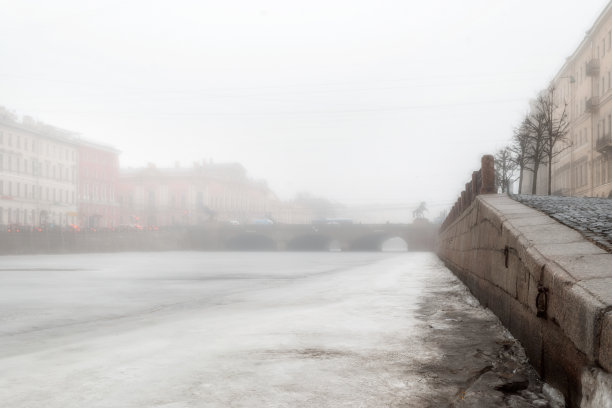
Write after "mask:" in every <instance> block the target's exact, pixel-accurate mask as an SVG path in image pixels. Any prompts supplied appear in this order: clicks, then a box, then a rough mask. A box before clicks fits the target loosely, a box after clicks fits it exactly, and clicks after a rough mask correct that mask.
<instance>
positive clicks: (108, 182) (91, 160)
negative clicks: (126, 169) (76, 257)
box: [77, 140, 119, 228]
mask: <svg viewBox="0 0 612 408" xmlns="http://www.w3.org/2000/svg"><path fill="white" fill-rule="evenodd" d="M77 143H78V157H79V160H78V214H79V215H78V218H79V226H80V227H81V228H112V227H115V226H116V225H117V220H118V217H119V205H118V201H117V182H118V178H119V151H118V150H116V149H114V148H112V147H109V146H104V145H99V144H96V143H92V142H88V141H84V140H78V141H77Z"/></svg>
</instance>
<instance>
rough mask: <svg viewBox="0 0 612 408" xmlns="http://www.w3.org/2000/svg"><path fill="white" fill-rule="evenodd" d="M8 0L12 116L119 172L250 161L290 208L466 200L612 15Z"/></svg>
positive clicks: (543, 2)
mask: <svg viewBox="0 0 612 408" xmlns="http://www.w3.org/2000/svg"><path fill="white" fill-rule="evenodd" d="M84 3H85V2H82V1H76V0H75V1H69V0H56V1H53V2H48V1H19V2H15V1H10V0H0V6H1V7H0V9H1V10H2V13H0V38H1V40H0V61H2V66H0V105H4V106H5V107H7V108H9V109H11V110H14V111H15V112H16V113H17V114H19V115H31V116H34V117H35V118H36V119H39V120H42V121H45V122H47V123H50V124H52V125H56V126H59V127H63V128H67V129H70V130H74V131H76V132H79V133H80V134H82V136H83V137H85V138H88V139H92V140H96V141H99V142H103V143H108V144H111V145H114V146H115V147H117V148H119V149H120V150H121V151H122V154H121V165H122V166H126V167H127V166H142V165H145V164H146V163H147V162H155V163H157V164H158V165H161V166H172V165H174V163H175V162H176V161H180V163H181V164H182V165H183V166H189V165H191V164H192V163H193V161H196V160H202V159H207V160H208V159H211V158H212V159H213V160H214V161H216V162H226V161H231V162H241V163H242V164H243V165H244V166H245V167H246V168H247V170H248V171H249V174H250V175H251V176H252V177H255V178H260V179H266V180H268V182H269V184H270V186H271V188H272V189H273V190H274V191H275V192H277V193H278V194H279V196H280V197H281V198H283V199H288V198H291V197H292V196H293V195H294V194H295V193H296V192H299V191H310V192H312V193H314V194H317V195H322V196H326V197H329V198H330V199H332V200H336V201H340V202H343V203H345V204H349V205H370V204H374V203H384V204H393V206H394V208H398V207H399V208H401V207H403V206H406V208H407V210H406V211H407V212H410V211H409V210H411V209H413V208H414V207H416V205H417V204H418V202H420V201H427V202H428V203H429V206H430V208H431V209H432V211H431V213H430V214H428V215H429V216H435V215H437V211H438V210H439V209H442V208H444V207H448V206H450V205H451V204H452V202H454V200H455V199H456V197H457V195H458V194H459V192H460V190H461V188H462V186H463V185H464V183H465V182H466V181H467V180H468V179H469V178H470V175H471V172H472V170H475V169H476V168H477V166H478V165H479V158H480V156H481V155H482V154H486V153H493V152H494V151H495V150H496V149H498V148H500V147H502V146H503V145H504V144H505V143H506V142H507V141H508V140H509V138H510V136H511V133H512V128H513V127H514V126H515V125H516V124H517V123H518V121H519V120H520V117H521V116H522V115H523V114H524V113H525V112H526V110H527V107H528V100H529V99H530V98H532V97H533V96H534V95H535V93H536V92H537V91H538V90H540V89H542V88H543V87H545V86H546V84H547V83H548V81H550V79H552V77H553V75H554V74H555V73H556V71H557V70H558V69H559V68H560V67H561V65H562V64H563V62H564V60H565V58H566V57H567V56H569V55H570V54H571V53H572V52H573V51H574V50H575V48H576V46H577V45H578V44H579V42H580V41H581V40H582V38H583V37H584V33H585V31H586V30H587V29H588V28H590V26H591V25H592V24H593V22H594V21H595V18H596V17H597V16H598V15H599V13H600V12H601V11H602V10H603V8H604V6H605V5H606V4H607V3H606V2H605V1H603V0H584V1H581V2H577V1H569V0H564V1H559V0H538V1H535V2H534V1H523V0H521V1H517V0H512V1H510V0H508V1H494V0H465V1H460V2H459V1H453V0H444V1H442V0H439V1H427V2H425V1H423V2H416V1H384V0H383V1H369V2H366V1H355V0H350V1H349V0H346V1H329V0H326V1H317V0H314V1H308V2H297V1H294V2H289V1H246V0H245V1H239V0H235V1H174V2H150V1H110V0H109V1H104V2H102V1H100V2H87V3H89V4H84Z"/></svg>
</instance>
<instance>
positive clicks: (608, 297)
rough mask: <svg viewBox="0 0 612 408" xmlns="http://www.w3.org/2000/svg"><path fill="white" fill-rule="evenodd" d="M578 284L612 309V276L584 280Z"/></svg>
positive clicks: (604, 305)
mask: <svg viewBox="0 0 612 408" xmlns="http://www.w3.org/2000/svg"><path fill="white" fill-rule="evenodd" d="M578 286H580V287H581V288H584V289H586V290H587V291H588V292H589V293H590V294H592V295H593V296H594V297H595V298H596V299H597V300H598V301H600V302H601V303H602V304H603V307H607V308H610V309H612V277H609V278H597V279H590V280H584V281H581V282H579V283H578Z"/></svg>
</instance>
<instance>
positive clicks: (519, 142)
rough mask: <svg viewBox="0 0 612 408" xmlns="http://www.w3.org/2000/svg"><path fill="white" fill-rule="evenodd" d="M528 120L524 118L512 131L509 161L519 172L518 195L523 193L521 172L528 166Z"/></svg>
mask: <svg viewBox="0 0 612 408" xmlns="http://www.w3.org/2000/svg"><path fill="white" fill-rule="evenodd" d="M527 123H528V118H527V117H525V119H523V121H522V122H521V125H520V126H519V127H517V128H516V129H514V135H513V137H512V146H511V147H510V150H511V151H512V156H511V159H512V160H513V161H514V164H515V166H516V168H518V170H519V177H518V180H519V187H518V193H519V194H521V193H522V192H523V172H524V170H525V168H526V167H527V164H528V158H527V157H528V149H529V140H530V138H529V127H528V126H527Z"/></svg>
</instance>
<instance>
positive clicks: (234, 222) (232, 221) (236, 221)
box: [228, 220, 240, 225]
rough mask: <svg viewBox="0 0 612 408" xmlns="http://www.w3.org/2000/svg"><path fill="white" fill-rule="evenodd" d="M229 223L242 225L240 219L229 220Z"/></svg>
mask: <svg viewBox="0 0 612 408" xmlns="http://www.w3.org/2000/svg"><path fill="white" fill-rule="evenodd" d="M228 224H229V225H240V221H238V220H229V221H228Z"/></svg>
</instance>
